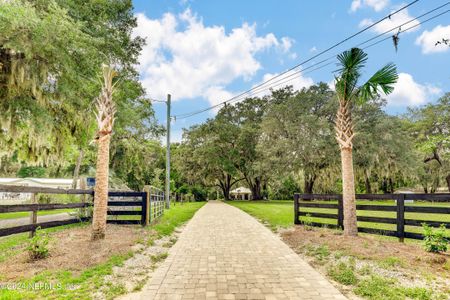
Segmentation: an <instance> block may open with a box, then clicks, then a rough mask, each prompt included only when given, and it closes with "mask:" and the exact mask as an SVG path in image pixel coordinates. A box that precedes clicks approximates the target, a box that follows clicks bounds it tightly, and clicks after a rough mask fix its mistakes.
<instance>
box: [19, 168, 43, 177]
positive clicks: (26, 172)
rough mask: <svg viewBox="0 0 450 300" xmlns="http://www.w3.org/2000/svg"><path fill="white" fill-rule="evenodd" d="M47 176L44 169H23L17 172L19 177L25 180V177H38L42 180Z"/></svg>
mask: <svg viewBox="0 0 450 300" xmlns="http://www.w3.org/2000/svg"><path fill="white" fill-rule="evenodd" d="M45 175H46V169H45V168H43V167H35V166H30V167H21V168H20V169H19V171H18V172H17V177H20V178H25V177H36V178H42V177H45Z"/></svg>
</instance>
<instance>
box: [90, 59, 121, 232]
mask: <svg viewBox="0 0 450 300" xmlns="http://www.w3.org/2000/svg"><path fill="white" fill-rule="evenodd" d="M116 75H117V74H116V72H115V71H114V70H113V69H112V68H111V67H109V66H103V87H102V91H101V93H100V96H99V97H98V98H97V103H96V110H97V113H96V114H95V117H96V119H97V125H98V132H97V136H96V142H97V143H98V150H97V169H96V175H95V189H94V216H93V220H92V239H94V240H96V239H102V238H104V237H105V230H106V212H107V207H108V177H109V144H110V140H111V133H112V129H113V125H114V115H115V113H116V107H115V105H114V102H113V100H112V95H113V92H114V85H113V83H112V81H113V79H114V77H115V76H116Z"/></svg>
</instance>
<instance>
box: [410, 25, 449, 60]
mask: <svg viewBox="0 0 450 300" xmlns="http://www.w3.org/2000/svg"><path fill="white" fill-rule="evenodd" d="M443 38H445V39H448V38H450V25H448V26H442V25H438V26H436V27H434V28H433V30H431V31H428V30H425V31H424V32H423V33H422V34H421V35H420V36H419V37H418V38H417V39H416V45H419V46H421V47H422V53H424V54H430V53H436V52H445V51H448V50H449V49H450V47H449V46H448V45H445V44H443V43H441V44H438V45H436V42H438V41H442V39H443Z"/></svg>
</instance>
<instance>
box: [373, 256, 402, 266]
mask: <svg viewBox="0 0 450 300" xmlns="http://www.w3.org/2000/svg"><path fill="white" fill-rule="evenodd" d="M379 264H380V266H381V267H383V268H385V269H395V268H397V267H401V266H403V265H404V262H403V261H402V260H401V259H400V258H398V257H394V256H390V257H386V258H384V259H382V260H381V261H380V262H379Z"/></svg>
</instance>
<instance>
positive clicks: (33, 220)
mask: <svg viewBox="0 0 450 300" xmlns="http://www.w3.org/2000/svg"><path fill="white" fill-rule="evenodd" d="M0 192H14V193H30V194H32V195H33V197H32V199H33V200H32V201H36V200H35V198H36V195H37V194H66V195H90V196H94V191H93V190H82V189H70V190H65V189H55V188H42V187H28V186H11V185H0ZM83 198H84V197H82V199H83ZM92 205H93V203H92V201H85V202H79V203H48V204H40V203H31V204H8V205H0V214H1V213H11V212H30V224H23V225H18V226H12V227H6V228H0V237H1V236H7V235H11V234H16V233H22V232H30V233H31V235H33V234H34V232H35V230H36V228H38V227H41V228H50V227H57V226H62V225H68V224H74V223H80V222H86V221H89V220H90V217H89V216H87V215H85V214H84V213H82V214H80V216H78V217H71V218H70V219H65V220H57V221H47V222H38V216H37V213H38V211H44V210H46V211H47V210H57V209H77V208H79V209H86V208H88V207H91V206H92ZM147 208H148V206H147V192H134V191H110V192H109V193H108V210H107V215H108V216H109V217H108V219H107V222H108V223H114V224H142V225H146V224H147V223H146V220H147V216H148V215H149V210H148V209H147ZM136 217H138V218H136ZM139 217H140V218H139ZM123 218H125V219H123Z"/></svg>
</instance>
